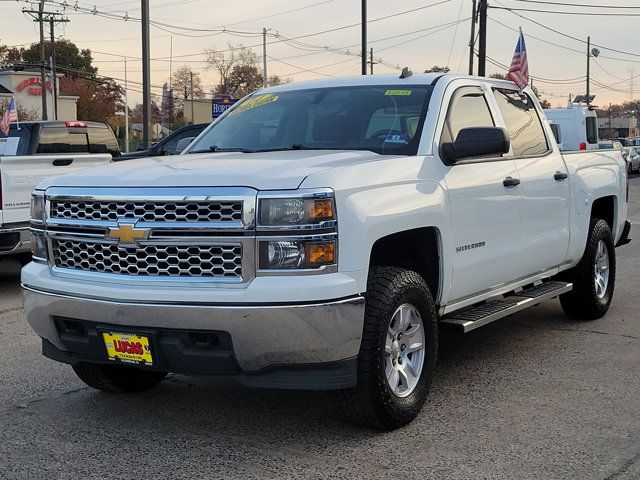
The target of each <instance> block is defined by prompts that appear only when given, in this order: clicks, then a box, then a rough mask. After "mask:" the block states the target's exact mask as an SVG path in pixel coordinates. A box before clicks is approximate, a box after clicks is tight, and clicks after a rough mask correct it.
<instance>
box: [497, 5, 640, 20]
mask: <svg viewBox="0 0 640 480" xmlns="http://www.w3.org/2000/svg"><path fill="white" fill-rule="evenodd" d="M489 8H492V9H494V10H509V11H510V12H511V11H513V12H534V13H553V14H555V15H573V16H576V15H580V16H596V17H640V13H627V12H613V13H599V12H567V11H564V10H539V9H537V8H519V7H517V8H513V7H494V6H491V7H489Z"/></svg>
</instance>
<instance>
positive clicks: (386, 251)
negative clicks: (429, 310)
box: [369, 227, 443, 303]
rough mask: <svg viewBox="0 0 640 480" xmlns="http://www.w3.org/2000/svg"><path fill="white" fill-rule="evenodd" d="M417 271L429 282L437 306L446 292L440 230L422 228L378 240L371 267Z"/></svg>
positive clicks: (372, 249) (372, 253) (371, 258)
mask: <svg viewBox="0 0 640 480" xmlns="http://www.w3.org/2000/svg"><path fill="white" fill-rule="evenodd" d="M372 267H400V268H406V269H408V270H413V271H415V272H416V273H418V274H419V275H420V276H421V277H422V278H423V279H424V281H425V282H426V283H427V285H428V287H429V290H430V292H431V295H432V297H433V299H434V301H435V302H436V303H438V299H439V298H440V294H441V290H442V273H443V269H442V240H441V236H440V231H439V229H438V228H436V227H420V228H413V229H409V230H404V231H400V232H395V233H392V234H389V235H386V236H384V237H380V238H378V239H377V240H376V241H375V242H374V243H373V246H372V248H371V253H370V257H369V268H372Z"/></svg>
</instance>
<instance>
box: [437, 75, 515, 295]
mask: <svg viewBox="0 0 640 480" xmlns="http://www.w3.org/2000/svg"><path fill="white" fill-rule="evenodd" d="M445 101H446V99H445ZM494 125H495V122H494V115H492V113H491V110H490V107H489V103H488V102H487V98H486V96H485V93H484V91H483V90H482V89H481V88H480V87H479V86H477V87H475V86H474V87H462V88H458V89H457V90H456V91H455V92H454V93H453V95H452V97H451V100H450V101H449V108H448V112H447V114H446V117H445V119H444V124H443V126H442V134H441V135H440V142H441V144H442V143H443V142H450V141H452V140H455V138H456V137H457V135H458V132H459V131H460V130H461V129H463V128H466V127H482V126H494ZM436 138H437V137H436ZM445 168H446V171H445V175H444V182H445V184H446V186H445V187H446V190H447V191H448V198H449V207H450V216H451V233H452V238H453V245H452V246H451V249H452V252H451V255H452V258H453V261H452V284H451V292H450V295H449V299H448V302H449V303H452V302H454V301H458V300H464V299H466V298H468V297H471V296H474V295H477V294H481V293H483V292H485V291H488V290H492V289H494V288H496V287H499V286H500V285H503V284H506V283H510V282H512V281H514V280H517V278H518V273H519V272H518V271H517V270H516V269H514V265H516V264H517V262H518V261H520V256H521V252H522V236H521V232H522V197H521V192H520V188H519V186H518V185H517V179H518V170H517V168H516V165H515V162H514V160H513V159H512V158H503V157H497V158H475V159H468V160H464V161H463V162H461V163H458V164H456V165H453V166H447V167H445Z"/></svg>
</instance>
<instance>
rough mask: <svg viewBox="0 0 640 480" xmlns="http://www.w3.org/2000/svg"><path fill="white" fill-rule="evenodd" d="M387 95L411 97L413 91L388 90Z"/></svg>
mask: <svg viewBox="0 0 640 480" xmlns="http://www.w3.org/2000/svg"><path fill="white" fill-rule="evenodd" d="M384 94H385V95H394V96H406V95H411V90H387V91H386V92H384Z"/></svg>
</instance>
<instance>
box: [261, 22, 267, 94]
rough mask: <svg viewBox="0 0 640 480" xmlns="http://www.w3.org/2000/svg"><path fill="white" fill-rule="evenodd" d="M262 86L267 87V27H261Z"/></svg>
mask: <svg viewBox="0 0 640 480" xmlns="http://www.w3.org/2000/svg"><path fill="white" fill-rule="evenodd" d="M262 88H267V29H266V28H263V29H262Z"/></svg>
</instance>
